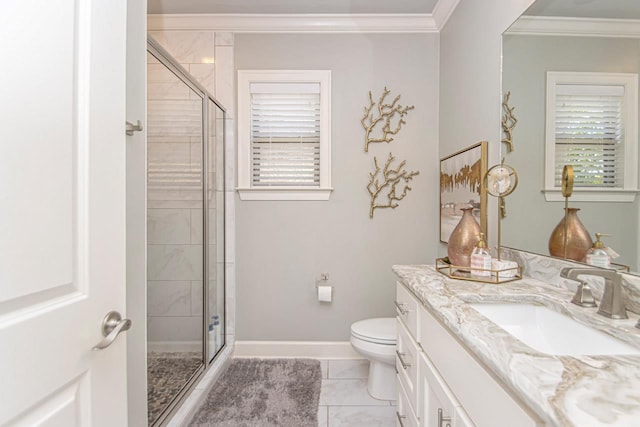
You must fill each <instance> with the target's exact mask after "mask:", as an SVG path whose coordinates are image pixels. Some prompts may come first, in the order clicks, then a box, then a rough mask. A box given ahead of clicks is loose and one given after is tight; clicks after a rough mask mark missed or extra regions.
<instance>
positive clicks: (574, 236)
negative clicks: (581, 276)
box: [549, 208, 593, 261]
mask: <svg viewBox="0 0 640 427" xmlns="http://www.w3.org/2000/svg"><path fill="white" fill-rule="evenodd" d="M579 210H580V209H578V208H567V214H566V220H567V226H566V229H567V250H566V254H565V250H564V230H565V225H564V223H565V217H563V218H562V220H561V221H560V222H559V223H558V225H556V228H554V229H553V232H552V233H551V236H550V237H549V253H550V254H551V256H555V257H559V258H567V259H572V260H575V261H582V260H583V259H584V256H585V254H586V253H587V251H588V250H589V248H591V246H592V245H593V240H591V235H590V234H589V232H588V231H587V229H586V228H585V226H584V225H583V224H582V222H581V221H580V218H578V211H579Z"/></svg>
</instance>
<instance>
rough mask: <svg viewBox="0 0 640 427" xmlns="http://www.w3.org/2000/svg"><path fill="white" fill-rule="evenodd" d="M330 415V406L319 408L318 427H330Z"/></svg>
mask: <svg viewBox="0 0 640 427" xmlns="http://www.w3.org/2000/svg"><path fill="white" fill-rule="evenodd" d="M328 413H329V407H328V406H318V427H328V425H327V416H328Z"/></svg>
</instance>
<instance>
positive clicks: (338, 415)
mask: <svg viewBox="0 0 640 427" xmlns="http://www.w3.org/2000/svg"><path fill="white" fill-rule="evenodd" d="M395 415H396V408H394V407H391V406H329V419H328V421H329V424H328V427H394V426H395V425H396V416H395Z"/></svg>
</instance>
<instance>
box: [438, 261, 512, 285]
mask: <svg viewBox="0 0 640 427" xmlns="http://www.w3.org/2000/svg"><path fill="white" fill-rule="evenodd" d="M448 261H449V260H448V259H445V258H436V270H437V271H438V273H441V274H444V275H445V276H447V277H450V278H452V279H459V280H471V281H473V282H484V283H494V284H500V283H507V282H513V281H514V280H520V279H522V267H520V266H519V265H518V266H516V267H509V268H504V269H502V270H487V269H484V268H473V269H471V268H470V267H461V266H459V265H453V264H450V263H449V262H448ZM472 271H474V272H484V274H486V272H489V275H484V276H482V275H478V274H472Z"/></svg>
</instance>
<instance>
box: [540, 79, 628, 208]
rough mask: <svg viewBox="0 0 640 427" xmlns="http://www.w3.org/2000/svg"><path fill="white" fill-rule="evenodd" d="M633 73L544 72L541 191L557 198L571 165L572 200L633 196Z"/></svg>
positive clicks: (551, 198)
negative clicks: (567, 166) (544, 101)
mask: <svg viewBox="0 0 640 427" xmlns="http://www.w3.org/2000/svg"><path fill="white" fill-rule="evenodd" d="M637 82H638V77H637V75H636V74H619V73H616V74H613V73H572V72H548V73H547V105H546V107H547V109H546V147H545V190H544V191H545V197H546V199H547V200H549V201H558V200H562V194H561V183H560V177H561V174H562V168H563V166H564V165H565V164H570V165H572V166H573V167H574V177H575V181H574V192H573V195H572V200H576V201H629V202H630V201H633V200H634V199H635V194H636V192H637V186H638V172H637V170H638V149H637V146H638V127H637V118H638V83H637Z"/></svg>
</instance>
